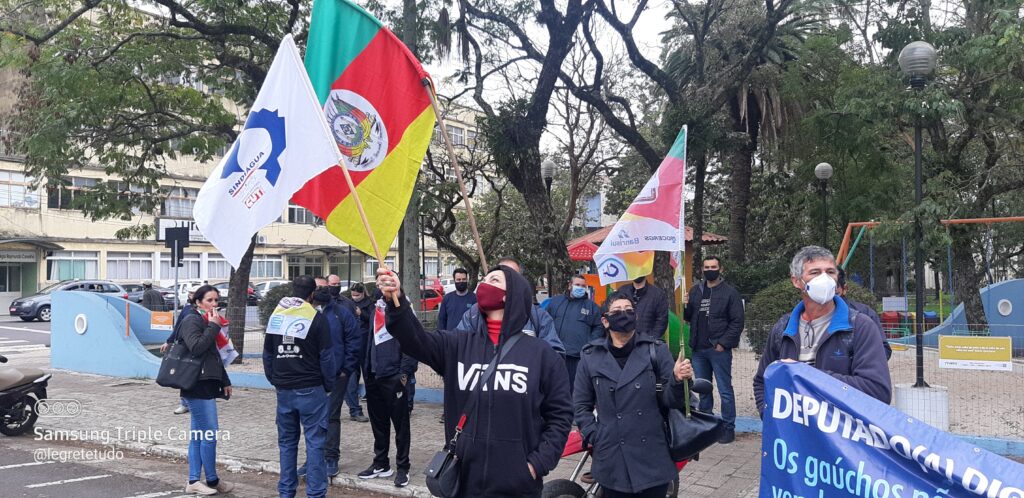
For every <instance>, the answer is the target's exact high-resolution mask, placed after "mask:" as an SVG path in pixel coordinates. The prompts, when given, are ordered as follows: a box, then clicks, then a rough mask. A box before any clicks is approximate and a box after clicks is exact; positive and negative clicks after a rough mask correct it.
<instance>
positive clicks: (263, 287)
mask: <svg viewBox="0 0 1024 498" xmlns="http://www.w3.org/2000/svg"><path fill="white" fill-rule="evenodd" d="M287 283H288V281H287V280H267V281H266V282H260V283H258V284H256V285H254V286H253V288H255V289H256V297H257V298H259V299H263V296H266V295H267V292H268V291H269V290H270V289H273V288H274V287H279V286H281V285H284V284H287Z"/></svg>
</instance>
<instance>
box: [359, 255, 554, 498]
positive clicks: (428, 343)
mask: <svg viewBox="0 0 1024 498" xmlns="http://www.w3.org/2000/svg"><path fill="white" fill-rule="evenodd" d="M377 288H378V289H381V290H383V291H385V302H386V303H387V304H386V324H387V330H388V331H389V332H390V333H391V334H392V335H393V336H394V337H395V338H397V339H398V341H399V342H400V343H401V344H402V349H403V350H404V351H405V352H407V353H408V354H409V355H410V356H412V357H414V358H416V359H418V360H419V361H421V362H423V364H425V365H427V366H429V367H430V368H432V369H433V370H434V371H435V372H437V373H438V374H441V375H442V376H443V377H444V414H445V424H444V425H445V439H444V441H451V439H452V437H453V436H454V435H455V430H456V427H460V428H461V429H462V432H461V433H460V435H459V437H458V440H457V441H456V444H455V448H454V451H455V454H456V455H458V457H459V464H460V469H461V482H460V485H461V487H460V489H459V496H464V497H474V498H475V497H478V496H486V497H539V496H540V495H541V490H542V489H543V482H542V478H543V477H544V476H545V475H546V474H547V473H548V472H550V471H551V470H552V469H554V468H555V466H556V465H558V461H559V459H560V458H561V456H562V450H563V449H564V448H565V441H566V438H567V437H568V435H569V428H570V426H571V425H572V405H571V403H570V398H569V379H568V375H567V374H566V371H565V364H564V363H563V361H562V358H561V356H560V355H559V354H558V353H556V352H555V351H554V350H553V349H552V348H551V346H549V345H548V343H547V342H545V341H544V340H542V339H540V338H538V337H535V336H532V335H529V334H524V333H523V329H524V327H526V326H527V322H528V321H529V320H530V312H531V307H532V306H531V303H532V294H533V292H532V289H531V285H530V283H529V282H528V281H527V280H526V279H525V278H524V277H523V276H522V275H520V274H518V273H516V272H515V271H514V270H513V269H512V268H510V267H507V266H499V267H498V268H495V269H493V270H491V271H490V272H489V273H488V274H487V275H486V276H485V277H484V279H483V281H482V282H481V284H480V286H479V287H478V288H477V306H478V307H479V308H480V310H481V312H482V313H483V316H484V317H485V320H480V321H479V323H480V325H479V327H477V328H474V329H471V330H459V331H448V330H441V331H437V332H427V331H425V330H424V329H423V326H422V325H421V324H420V322H419V320H417V319H416V315H415V314H414V313H413V311H412V309H411V306H410V305H409V302H408V301H407V300H406V299H405V298H404V297H402V298H401V301H400V304H399V305H398V306H396V305H395V304H394V302H393V299H392V296H393V295H395V294H399V293H400V289H401V284H400V283H399V281H398V278H397V277H395V276H394V275H393V274H392V273H391V272H390V271H388V270H380V271H378V273H377ZM515 336H518V339H516V341H517V342H515V343H514V344H513V347H512V348H511V349H509V351H508V353H507V354H506V356H505V357H504V358H502V360H501V363H500V365H498V366H497V367H496V370H495V373H494V374H493V376H492V377H491V379H490V380H488V384H487V386H486V388H487V390H486V391H484V390H482V389H481V387H482V386H477V382H478V381H479V380H480V375H481V371H482V370H483V369H484V368H485V367H486V366H487V365H488V364H489V363H490V362H491V360H492V359H493V358H494V356H495V355H496V354H499V352H500V351H501V348H502V347H503V346H504V345H505V343H506V342H507V341H509V340H511V339H512V338H513V337H515ZM471 393H475V394H472V395H473V396H478V402H477V405H476V409H475V410H474V411H472V412H471V413H464V411H463V410H464V409H465V407H466V403H467V401H468V400H469V397H470V395H471ZM442 442H443V441H441V440H440V439H439V440H438V443H442Z"/></svg>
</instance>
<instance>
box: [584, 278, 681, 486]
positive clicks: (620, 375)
mask: <svg viewBox="0 0 1024 498" xmlns="http://www.w3.org/2000/svg"><path fill="white" fill-rule="evenodd" d="M601 322H602V323H603V324H604V326H605V328H606V329H608V332H609V333H608V336H607V337H604V338H601V339H597V340H594V341H591V342H590V343H589V344H587V345H586V346H584V348H583V354H582V355H581V356H582V357H581V359H580V365H579V367H578V369H577V371H576V384H575V386H574V389H573V402H574V409H575V412H576V425H577V426H579V428H580V433H581V434H582V436H583V440H584V441H585V442H586V443H588V444H589V445H592V446H593V448H594V452H593V455H594V463H593V466H592V467H591V473H592V475H593V477H594V480H595V481H597V482H598V484H600V485H601V488H602V491H603V496H604V497H605V498H619V497H631V498H648V497H650V498H661V497H664V496H665V493H666V491H667V489H668V486H669V483H671V482H672V481H673V480H674V479H675V477H676V474H677V473H678V470H677V469H676V466H675V463H674V462H673V461H672V457H671V456H669V452H668V443H667V441H666V439H665V429H664V418H663V416H662V413H661V409H660V406H659V404H658V393H657V391H656V384H662V385H663V386H664V392H663V393H662V394H663V396H664V397H663V402H664V403H666V404H667V405H668V406H671V407H674V408H684V401H683V400H684V393H683V382H686V381H687V380H688V379H691V378H692V377H693V369H692V368H691V367H690V362H689V360H684V359H681V360H678V361H675V362H673V361H672V353H670V352H669V349H668V346H667V345H666V344H665V343H664V342H662V341H661V340H658V339H655V338H653V337H650V336H648V335H646V334H637V333H636V311H635V310H634V309H633V301H632V300H630V299H629V298H628V297H626V296H624V295H621V294H617V295H613V296H612V297H611V298H610V299H609V300H608V312H607V313H605V314H604V315H603V316H602V317H601ZM652 349H653V351H652ZM652 353H653V354H652ZM655 363H656V364H655ZM595 408H596V410H597V415H596V416H595V414H594V410H595Z"/></svg>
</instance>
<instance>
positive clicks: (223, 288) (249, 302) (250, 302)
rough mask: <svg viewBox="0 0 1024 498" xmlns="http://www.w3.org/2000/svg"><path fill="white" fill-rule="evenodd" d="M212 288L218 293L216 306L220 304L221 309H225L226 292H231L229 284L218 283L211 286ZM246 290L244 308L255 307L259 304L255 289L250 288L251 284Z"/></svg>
mask: <svg viewBox="0 0 1024 498" xmlns="http://www.w3.org/2000/svg"><path fill="white" fill-rule="evenodd" d="M213 286H214V287H215V288H216V289H217V292H220V302H219V303H218V304H220V307H221V308H224V307H226V306H227V305H228V291H230V290H231V282H219V283H216V284H213ZM248 290H249V296H248V299H246V300H245V305H246V306H256V305H258V304H259V299H258V298H257V297H256V289H255V288H254V287H253V286H252V284H249V289H248Z"/></svg>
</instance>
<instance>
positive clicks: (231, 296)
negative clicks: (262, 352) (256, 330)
mask: <svg viewBox="0 0 1024 498" xmlns="http://www.w3.org/2000/svg"><path fill="white" fill-rule="evenodd" d="M255 251H256V235H253V236H252V240H251V241H249V249H247V250H246V251H245V254H244V255H243V256H242V261H241V262H240V263H239V264H238V268H233V269H232V270H231V277H230V283H229V284H228V289H229V290H228V316H227V318H228V321H229V322H230V323H229V324H228V337H230V338H231V342H232V343H233V344H234V345H235V350H236V351H238V358H236V359H235V361H234V362H235V363H241V362H242V355H243V353H245V308H246V303H247V301H248V299H249V270H250V269H251V268H252V255H253V253H254V252H255Z"/></svg>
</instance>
